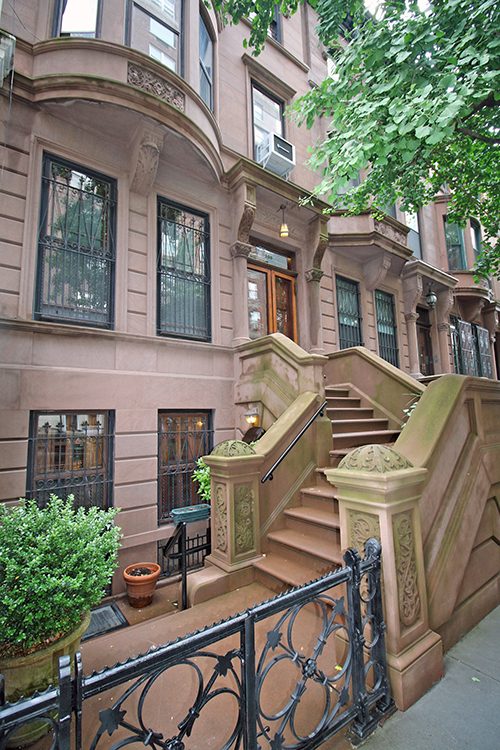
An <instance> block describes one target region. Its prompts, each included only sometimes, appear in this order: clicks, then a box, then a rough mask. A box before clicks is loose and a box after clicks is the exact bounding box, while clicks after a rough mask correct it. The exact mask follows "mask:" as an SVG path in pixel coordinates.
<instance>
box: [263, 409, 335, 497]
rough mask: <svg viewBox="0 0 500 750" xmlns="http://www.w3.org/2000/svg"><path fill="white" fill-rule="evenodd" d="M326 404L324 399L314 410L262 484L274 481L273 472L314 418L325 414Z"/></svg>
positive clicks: (265, 476) (265, 475)
mask: <svg viewBox="0 0 500 750" xmlns="http://www.w3.org/2000/svg"><path fill="white" fill-rule="evenodd" d="M326 404H327V402H326V401H323V403H322V404H321V406H320V407H319V408H318V409H316V411H315V412H314V414H313V415H312V417H311V418H310V419H309V420H308V421H307V422H306V424H305V425H304V426H303V428H302V429H301V431H300V432H299V433H298V435H296V436H295V437H294V439H293V440H292V442H291V443H290V444H289V445H288V447H287V448H285V450H284V451H283V453H282V454H281V456H280V457H279V458H278V459H276V461H275V462H274V463H273V465H272V466H271V468H270V469H268V470H267V471H266V473H265V474H264V476H263V477H262V478H261V480H260V482H261V484H264V482H267V480H268V479H269V480H270V481H272V479H273V474H274V472H275V471H276V469H277V467H278V466H279V465H280V463H281V462H282V461H283V459H284V458H286V457H287V456H288V454H289V453H290V451H291V450H292V448H293V447H294V446H295V445H296V444H297V443H298V442H299V440H300V438H301V437H302V435H303V434H304V432H306V431H307V430H308V429H309V427H310V426H311V425H312V423H313V422H314V420H315V419H316V418H317V417H319V416H323V412H324V410H325V407H326Z"/></svg>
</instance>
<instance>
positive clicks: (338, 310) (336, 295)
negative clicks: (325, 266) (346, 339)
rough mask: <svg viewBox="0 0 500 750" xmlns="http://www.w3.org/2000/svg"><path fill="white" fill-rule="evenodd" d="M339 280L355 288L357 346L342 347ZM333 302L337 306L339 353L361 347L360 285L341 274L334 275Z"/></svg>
mask: <svg viewBox="0 0 500 750" xmlns="http://www.w3.org/2000/svg"><path fill="white" fill-rule="evenodd" d="M339 280H340V281H341V282H344V283H345V282H347V284H351V285H352V286H353V287H356V298H357V308H358V318H357V320H358V326H357V328H358V333H359V343H357V344H354V343H353V344H351V343H349V344H347V345H346V346H342V336H341V325H346V324H345V323H341V322H340V317H339V314H340V305H339V284H338V282H339ZM335 301H336V305H337V325H338V327H339V332H338V334H339V335H338V347H339V350H340V351H341V350H342V349H349V348H350V347H351V346H363V345H364V344H363V315H362V312H363V311H362V308H361V292H360V284H359V281H357V280H356V279H350V278H348V277H347V276H343V275H342V274H335Z"/></svg>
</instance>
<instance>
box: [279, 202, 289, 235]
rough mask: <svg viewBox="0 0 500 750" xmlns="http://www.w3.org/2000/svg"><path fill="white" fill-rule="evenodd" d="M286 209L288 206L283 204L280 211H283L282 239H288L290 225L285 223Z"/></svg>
mask: <svg viewBox="0 0 500 750" xmlns="http://www.w3.org/2000/svg"><path fill="white" fill-rule="evenodd" d="M285 208H286V205H285V204H284V203H282V204H281V206H280V211H281V225H280V237H288V225H287V223H286V222H285Z"/></svg>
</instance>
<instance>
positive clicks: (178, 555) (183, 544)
mask: <svg viewBox="0 0 500 750" xmlns="http://www.w3.org/2000/svg"><path fill="white" fill-rule="evenodd" d="M186 529H187V523H186V522H185V521H181V522H180V523H178V524H177V526H176V528H175V531H174V533H173V534H172V536H171V537H170V539H169V540H168V542H167V543H166V545H165V546H164V547H163V550H162V555H163V557H164V558H165V559H167V560H168V559H169V558H170V559H171V560H178V559H180V561H181V565H180V576H181V609H187V552H186V550H187V531H186ZM177 543H179V551H178V552H174V551H173V550H174V548H175V545H176V544H177Z"/></svg>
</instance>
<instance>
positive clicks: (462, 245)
mask: <svg viewBox="0 0 500 750" xmlns="http://www.w3.org/2000/svg"><path fill="white" fill-rule="evenodd" d="M447 226H450V227H451V226H453V227H456V228H457V229H458V231H459V232H460V234H459V237H460V259H461V261H462V264H461V266H460V267H453V265H452V264H451V263H450V258H451V256H450V251H452V249H453V248H454V247H457V246H456V245H450V244H449V243H448V236H447V232H446V228H447ZM443 232H444V244H445V248H446V262H447V265H448V270H449V271H451V272H452V273H453V272H454V271H467V270H468V264H467V252H466V247H465V236H464V230H463V227H460V226H459V225H458V224H456V223H454V222H448V217H447V215H446V214H444V216H443Z"/></svg>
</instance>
